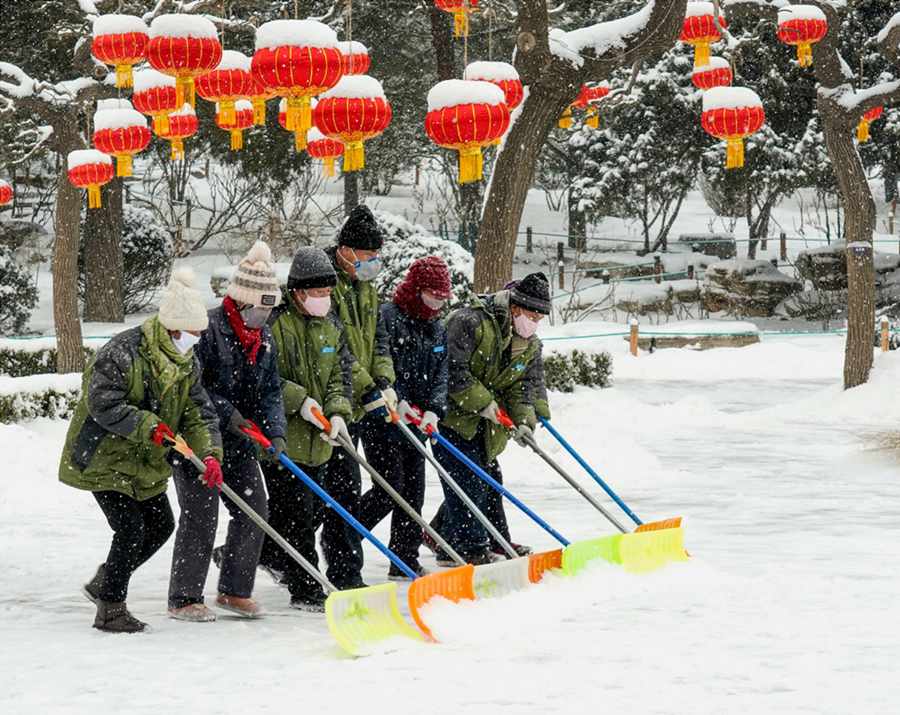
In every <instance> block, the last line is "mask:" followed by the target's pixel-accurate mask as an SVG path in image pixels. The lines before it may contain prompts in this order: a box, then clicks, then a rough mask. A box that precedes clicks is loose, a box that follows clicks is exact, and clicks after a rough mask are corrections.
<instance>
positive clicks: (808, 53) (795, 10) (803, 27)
mask: <svg viewBox="0 0 900 715" xmlns="http://www.w3.org/2000/svg"><path fill="white" fill-rule="evenodd" d="M827 34H828V18H827V17H825V13H824V12H822V11H821V10H820V9H819V8H817V7H816V6H815V5H788V6H787V7H784V8H782V9H780V10H779V11H778V39H779V40H781V41H782V42H783V43H784V44H786V45H796V46H797V62H798V63H799V64H800V66H801V67H810V66H811V65H812V62H813V58H812V46H813V45H814V44H815V43H817V42H819V41H821V40H822V38H824V37H825V35H827Z"/></svg>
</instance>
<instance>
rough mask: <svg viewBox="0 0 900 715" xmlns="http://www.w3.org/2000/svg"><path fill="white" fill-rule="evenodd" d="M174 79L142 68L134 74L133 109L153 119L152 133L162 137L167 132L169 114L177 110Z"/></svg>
mask: <svg viewBox="0 0 900 715" xmlns="http://www.w3.org/2000/svg"><path fill="white" fill-rule="evenodd" d="M177 95H178V93H177V92H176V91H175V78H174V77H170V76H169V75H167V74H163V73H162V72H157V71H156V70H153V69H149V68H144V69H139V70H138V71H137V72H135V73H134V94H133V95H132V96H131V102H132V104H133V105H134V108H135V109H137V110H138V111H139V112H141V113H142V114H146V115H147V116H148V117H153V131H154V132H156V134H157V136H162V135H163V134H165V133H166V132H167V131H169V114H171V113H172V112H174V111H175V110H177V109H178V96H177Z"/></svg>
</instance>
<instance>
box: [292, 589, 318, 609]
mask: <svg viewBox="0 0 900 715" xmlns="http://www.w3.org/2000/svg"><path fill="white" fill-rule="evenodd" d="M325 598H326V596H325V592H324V591H321V590H320V591H313V592H311V593H304V594H298V595H296V596H291V608H296V609H297V610H298V611H307V612H309V613H325Z"/></svg>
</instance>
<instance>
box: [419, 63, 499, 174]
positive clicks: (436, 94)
mask: <svg viewBox="0 0 900 715" xmlns="http://www.w3.org/2000/svg"><path fill="white" fill-rule="evenodd" d="M507 129H509V107H507V106H506V101H505V97H504V95H503V91H502V90H501V89H500V88H499V87H497V86H496V85H494V84H491V83H490V82H475V81H472V80H464V79H448V80H445V81H443V82H438V83H437V84H436V85H435V86H434V87H432V88H431V91H429V92H428V114H427V116H426V117H425V131H426V132H427V133H428V136H429V137H430V138H431V140H432V141H433V142H434V143H435V144H437V145H438V146H441V147H444V148H445V149H455V150H456V151H458V152H459V183H461V184H468V183H470V182H473V181H481V179H482V178H483V176H484V173H483V158H482V155H481V148H482V147H484V146H487V145H489V144H491V143H492V142H494V141H496V140H497V139H499V138H500V137H502V136H503V135H504V134H505V133H506V130H507Z"/></svg>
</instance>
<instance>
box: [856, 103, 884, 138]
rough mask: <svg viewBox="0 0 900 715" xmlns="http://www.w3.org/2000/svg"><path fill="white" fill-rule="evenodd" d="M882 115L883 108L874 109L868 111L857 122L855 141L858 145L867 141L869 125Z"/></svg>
mask: <svg viewBox="0 0 900 715" xmlns="http://www.w3.org/2000/svg"><path fill="white" fill-rule="evenodd" d="M882 114H884V107H883V106H882V107H874V108H873V109H870V110H869V111H868V112H866V113H865V114H863V118H862V119H860V120H859V125H858V126H857V127H856V140H857V141H858V142H859V143H860V144H864V143H865V142H867V141H869V138H870V137H869V124H870V123H871V122H874V121H875V120H876V119H879V118H880V117H881V115H882Z"/></svg>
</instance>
